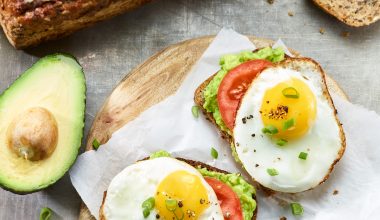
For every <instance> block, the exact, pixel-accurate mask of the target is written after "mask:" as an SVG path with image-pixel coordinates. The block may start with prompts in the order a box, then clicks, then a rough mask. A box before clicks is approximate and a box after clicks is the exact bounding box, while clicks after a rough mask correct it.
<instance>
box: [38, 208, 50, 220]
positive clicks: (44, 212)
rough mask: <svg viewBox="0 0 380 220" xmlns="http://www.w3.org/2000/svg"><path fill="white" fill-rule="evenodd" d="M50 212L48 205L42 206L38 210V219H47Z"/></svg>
mask: <svg viewBox="0 0 380 220" xmlns="http://www.w3.org/2000/svg"><path fill="white" fill-rule="evenodd" d="M52 213H53V211H52V210H51V209H50V208H48V207H44V208H42V209H41V211H40V220H49V219H50V217H51V215H52Z"/></svg>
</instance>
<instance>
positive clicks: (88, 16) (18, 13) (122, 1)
mask: <svg viewBox="0 0 380 220" xmlns="http://www.w3.org/2000/svg"><path fill="white" fill-rule="evenodd" d="M150 1H151V0H0V23H1V26H2V27H3V30H4V32H5V34H6V36H7V38H8V40H9V42H10V43H11V44H12V45H13V46H14V47H16V48H25V47H28V46H31V45H36V44H39V43H41V42H43V41H46V40H51V39H55V38H60V37H63V36H66V35H69V34H71V33H72V32H74V31H76V30H78V29H81V28H84V27H87V26H90V25H92V24H94V23H95V22H98V21H101V20H105V19H107V18H110V17H113V16H115V15H118V14H121V13H123V12H125V11H128V10H131V9H134V8H136V7H138V6H140V5H142V4H144V3H147V2H150Z"/></svg>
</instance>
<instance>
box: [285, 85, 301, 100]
mask: <svg viewBox="0 0 380 220" xmlns="http://www.w3.org/2000/svg"><path fill="white" fill-rule="evenodd" d="M282 94H283V95H284V96H285V97H286V98H291V99H298V98H299V97H300V94H299V93H298V91H297V90H296V89H295V88H293V87H287V88H285V89H283V90H282Z"/></svg>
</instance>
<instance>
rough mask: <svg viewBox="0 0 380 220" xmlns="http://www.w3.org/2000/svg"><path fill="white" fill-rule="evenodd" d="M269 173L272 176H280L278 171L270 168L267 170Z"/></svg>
mask: <svg viewBox="0 0 380 220" xmlns="http://www.w3.org/2000/svg"><path fill="white" fill-rule="evenodd" d="M267 173H268V174H269V175H270V176H277V175H278V171H277V170H276V169H274V168H268V169H267Z"/></svg>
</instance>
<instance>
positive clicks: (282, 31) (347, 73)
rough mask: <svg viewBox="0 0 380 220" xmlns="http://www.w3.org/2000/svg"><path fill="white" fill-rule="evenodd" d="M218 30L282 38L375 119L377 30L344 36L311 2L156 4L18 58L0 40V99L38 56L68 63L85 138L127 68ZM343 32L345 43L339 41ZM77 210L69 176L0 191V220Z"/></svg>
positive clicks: (181, 0) (178, 0) (379, 87)
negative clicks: (81, 101) (80, 74)
mask: <svg viewBox="0 0 380 220" xmlns="http://www.w3.org/2000/svg"><path fill="white" fill-rule="evenodd" d="M289 11H290V12H292V13H294V16H293V17H291V16H289V15H288V12H289ZM223 26H225V27H231V28H233V29H235V30H236V31H238V32H240V33H242V34H247V35H256V36H259V37H266V38H271V39H277V38H282V39H283V40H284V41H285V43H286V44H287V45H288V46H289V47H292V48H293V49H296V50H298V51H300V52H301V53H302V54H303V55H305V56H310V57H312V58H314V59H316V60H318V61H319V62H320V63H321V64H322V66H323V67H324V69H325V70H326V71H327V72H328V73H329V74H330V75H331V76H332V77H333V78H334V79H335V80H336V81H338V82H339V84H340V86H341V87H342V88H343V89H344V90H345V92H346V93H347V94H348V96H349V97H350V99H351V101H352V102H354V103H358V104H361V105H363V106H365V107H367V108H369V109H371V110H375V111H376V112H378V113H380V105H379V104H380V100H379V99H380V57H379V55H380V52H379V51H380V22H378V23H375V24H373V25H372V26H369V27H364V28H360V29H354V28H349V27H347V26H345V25H344V24H342V23H340V22H339V21H337V20H336V19H334V18H333V17H330V16H328V15H327V14H325V13H324V12H322V11H320V10H319V9H318V8H317V7H315V6H314V5H313V4H312V3H311V1H310V0H276V1H275V3H274V4H273V5H269V4H268V3H267V1H266V0H157V1H155V2H153V3H151V4H148V5H146V6H144V7H142V8H140V9H137V10H136V11H133V12H130V13H127V14H124V15H121V16H118V17H116V18H114V19H111V20H108V21H105V22H102V23H100V24H98V25H95V26H93V27H91V28H87V29H85V30H82V31H79V32H77V33H75V34H73V35H71V36H69V37H67V38H64V39H61V40H58V41H54V42H49V43H46V44H43V45H40V46H38V47H36V48H32V49H28V50H25V51H18V50H15V49H14V48H12V47H11V45H10V44H9V43H8V42H7V40H6V38H5V36H4V35H3V34H2V33H0V71H1V73H0V91H3V90H4V89H6V88H7V86H8V85H9V84H10V83H12V82H13V80H15V79H16V78H17V77H18V76H19V75H20V74H21V73H22V72H23V71H24V70H25V69H27V68H28V67H30V66H31V65H32V64H33V63H34V62H35V61H37V59H38V58H39V57H41V56H44V55H47V54H49V53H54V52H67V53H71V54H73V55H75V56H76V57H77V58H78V59H79V61H80V63H81V64H82V66H83V68H84V70H85V73H86V78H87V111H86V131H85V132H86V133H85V135H86V134H87V132H88V129H89V127H90V126H91V124H92V121H93V119H94V115H96V112H97V111H98V109H99V107H100V106H101V105H102V103H103V101H104V100H105V98H106V97H107V96H108V95H109V94H110V92H111V91H112V88H113V87H115V86H116V85H117V83H118V82H119V81H120V80H121V79H122V78H123V77H124V76H125V75H126V74H127V73H128V72H129V71H130V70H131V69H132V68H134V67H135V66H137V65H138V64H140V63H141V62H143V61H144V60H145V59H147V58H148V57H149V56H151V55H153V54H154V53H156V52H157V51H159V50H160V49H163V48H164V47H166V46H168V45H170V44H173V43H176V42H179V41H182V40H186V39H190V38H194V37H199V36H203V35H210V34H217V33H218V31H219V30H220V29H221V28H222V27H223ZM320 28H324V29H325V34H324V35H322V34H320V33H319V29H320ZM342 31H348V32H350V36H349V37H348V38H345V37H342V36H341V32H342ZM360 129H363V128H360ZM79 204H80V198H79V196H78V195H77V193H76V192H75V189H74V188H73V187H72V185H71V183H70V179H69V177H68V176H65V178H63V179H62V180H60V181H59V182H58V183H56V184H55V185H54V186H52V187H50V188H48V189H46V190H44V191H42V192H38V193H33V194H30V195H24V196H20V195H14V194H12V193H9V192H6V191H4V190H1V189H0V219H7V220H8V219H11V220H12V219H16V220H22V219H37V218H38V214H39V210H40V208H41V207H44V206H49V207H50V208H52V209H53V210H54V212H55V217H58V219H76V218H77V216H78V212H79Z"/></svg>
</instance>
